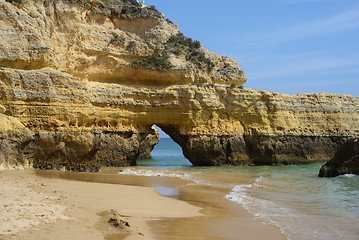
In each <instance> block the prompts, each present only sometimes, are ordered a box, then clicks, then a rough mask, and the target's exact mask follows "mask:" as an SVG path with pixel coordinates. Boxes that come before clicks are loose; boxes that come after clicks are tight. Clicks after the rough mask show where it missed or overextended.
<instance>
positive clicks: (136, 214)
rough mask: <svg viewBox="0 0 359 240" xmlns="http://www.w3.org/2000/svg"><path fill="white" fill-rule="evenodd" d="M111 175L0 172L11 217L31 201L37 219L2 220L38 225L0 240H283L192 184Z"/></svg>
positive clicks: (239, 209) (234, 206) (275, 231)
mask: <svg viewBox="0 0 359 240" xmlns="http://www.w3.org/2000/svg"><path fill="white" fill-rule="evenodd" d="M110 172H111V171H107V172H106V173H101V172H100V173H73V172H65V171H39V170H33V169H27V170H1V171H0V180H1V182H2V188H3V189H2V190H3V191H2V192H3V193H2V194H4V189H7V191H8V192H9V194H8V201H11V200H12V201H14V202H13V205H12V207H13V208H14V209H13V212H16V211H18V210H19V209H21V204H20V205H19V203H20V202H21V199H26V197H28V195H29V196H33V198H32V200H31V201H33V202H31V201H30V202H31V203H27V204H30V205H31V206H28V209H27V211H30V212H31V211H32V212H31V213H32V214H33V215H32V216H29V214H27V215H26V214H25V213H21V214H22V215H21V216H14V214H13V213H12V214H11V211H10V212H8V211H4V210H5V209H3V210H2V214H1V215H2V216H1V217H2V218H8V220H10V221H11V219H12V220H14V218H15V219H19V218H20V219H22V220H23V221H24V220H26V219H28V220H30V221H32V222H33V223H36V222H38V224H37V225H36V224H35V225H33V226H32V225H29V226H27V227H26V226H24V225H22V224H23V223H22V222H23V221H22V222H21V221H20V222H17V223H16V221H15V220H14V221H15V223H16V224H15V225H14V226H13V229H12V234H6V235H2V233H4V231H2V232H1V230H4V229H2V228H0V238H4V239H9V240H11V239H29V240H32V239H48V238H49V236H51V239H65V238H68V239H109V240H112V239H124V238H125V239H238V238H241V239H242V238H243V239H259V238H266V239H273V240H274V239H275V240H277V239H286V237H285V235H284V234H282V233H281V232H280V230H279V229H277V228H276V227H274V226H272V225H266V224H263V223H260V222H258V221H256V220H255V219H254V217H253V216H252V215H251V214H250V213H248V212H247V211H246V210H245V209H243V208H242V207H241V206H239V205H238V204H235V203H231V202H230V201H227V200H225V199H223V198H221V197H220V196H219V195H218V194H215V193H211V191H206V189H202V188H198V186H195V185H188V183H190V181H186V180H181V179H177V178H167V177H141V176H128V175H119V174H109V173H110ZM154 186H157V189H156V188H155V187H154ZM21 189H26V190H25V192H24V190H21ZM5 192H6V191H5ZM24 194H25V195H24ZM160 194H162V195H160ZM23 195H24V196H23ZM38 196H41V197H38ZM204 196H205V197H204ZM37 200H38V201H37ZM1 201H3V200H0V202H1ZM36 201H37V202H36ZM1 203H2V204H0V207H1V208H4V203H3V202H1ZM16 204H18V205H16ZM25 204H26V203H25ZM23 205H24V204H23ZM45 206H47V207H49V206H52V208H54V209H57V212H54V211H53V212H51V209H52V208H51V207H50V211H49V212H45V213H41V214H37V215H36V214H34V213H35V212H36V211H38V209H41V208H44V207H45ZM54 206H56V207H54ZM16 208H18V209H16ZM45 209H46V207H45ZM24 211H25V210H24ZM55 213H56V214H55ZM7 214H8V215H7ZM30 215H31V214H30ZM49 216H52V217H53V218H52V219H50V218H49ZM48 218H49V219H48ZM111 219H112V220H111ZM109 220H111V221H110V222H109ZM126 225H129V226H126ZM15 228H18V229H17V230H20V231H18V232H15V230H16V229H15ZM242 230H243V231H242ZM49 234H50V235H49Z"/></svg>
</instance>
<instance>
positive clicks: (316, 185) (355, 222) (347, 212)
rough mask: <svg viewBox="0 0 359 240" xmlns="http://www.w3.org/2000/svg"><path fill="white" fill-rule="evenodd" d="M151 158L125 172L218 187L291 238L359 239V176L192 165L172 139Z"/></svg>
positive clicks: (312, 167)
mask: <svg viewBox="0 0 359 240" xmlns="http://www.w3.org/2000/svg"><path fill="white" fill-rule="evenodd" d="M152 156H153V158H152V159H145V160H140V161H138V166H137V167H128V168H124V169H122V171H121V173H120V174H132V175H142V176H164V177H179V178H182V179H186V180H192V181H193V182H194V183H193V184H199V185H211V186H215V187H217V188H220V189H222V192H223V199H224V200H227V201H234V202H236V203H238V204H240V205H241V206H242V207H244V208H245V209H246V210H247V211H248V212H250V213H251V214H253V216H254V218H257V219H258V220H260V221H261V222H263V223H267V224H272V225H275V226H277V227H279V228H280V229H281V231H282V232H283V233H284V234H286V235H287V237H288V239H292V240H311V239H313V240H314V239H315V240H320V239H323V240H324V239H325V240H330V239H344V240H345V239H348V240H349V239H350V240H352V239H359V176H355V175H344V176H339V177H335V178H319V177H318V176H317V175H318V172H319V169H320V167H321V166H322V165H323V164H309V165H289V166H258V167H240V166H238V167H234V166H233V167H230V166H225V167H192V164H191V163H190V162H189V161H188V160H187V159H186V158H184V157H183V155H182V150H181V148H180V147H179V146H178V145H177V144H176V143H174V142H173V141H172V140H171V139H170V138H163V139H161V141H160V142H159V144H157V145H156V147H155V149H154V151H153V152H152Z"/></svg>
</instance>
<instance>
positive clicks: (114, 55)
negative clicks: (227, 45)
mask: <svg viewBox="0 0 359 240" xmlns="http://www.w3.org/2000/svg"><path fill="white" fill-rule="evenodd" d="M120 2H121V1H120ZM128 2H132V1H128ZM101 6H102V5H101V2H100V1H93V2H92V1H66V0H63V1H60V0H55V1H28V2H27V3H26V4H25V5H23V4H20V5H16V4H11V3H8V2H5V1H4V0H0V36H1V37H0V49H1V51H0V65H6V66H7V67H0V120H1V121H0V165H2V166H4V167H29V166H30V167H31V166H33V167H36V168H41V169H59V168H66V169H68V170H75V171H96V170H98V169H99V167H101V166H127V165H134V164H136V159H138V158H148V157H150V152H151V150H152V149H153V147H154V145H155V144H157V142H158V140H159V139H158V132H157V131H156V130H155V129H154V128H153V125H154V124H156V125H157V126H159V127H160V128H161V129H162V130H164V131H165V132H166V133H167V134H169V135H170V136H171V138H172V139H173V140H174V141H176V142H177V143H178V144H179V145H180V146H181V147H182V149H183V153H184V155H185V157H187V158H188V159H189V160H190V161H191V162H192V163H193V164H194V165H226V164H231V165H263V164H266V165H271V164H294V163H311V162H319V161H326V160H328V159H330V158H331V157H332V156H333V155H334V152H335V150H336V149H337V148H338V147H339V146H340V145H341V144H342V143H343V142H344V141H345V140H346V139H347V138H348V137H353V136H358V135H359V124H358V123H359V99H358V98H356V97H354V96H351V95H339V94H328V93H317V94H300V95H294V96H289V95H286V94H279V93H273V92H266V91H260V90H253V89H244V88H242V87H241V85H242V84H243V83H244V82H245V80H246V77H245V76H244V74H243V71H242V70H241V69H240V68H239V67H238V65H237V63H235V61H234V60H232V59H228V58H226V57H222V56H219V55H217V54H214V53H210V52H208V51H207V50H205V49H203V48H197V47H199V46H198V43H195V42H193V41H192V40H191V41H189V40H188V39H186V38H184V37H183V36H181V35H178V34H177V33H178V30H177V26H176V25H174V24H172V23H170V22H168V21H166V20H164V19H163V18H162V15H158V14H157V13H152V12H149V11H150V10H148V9H147V8H145V7H144V6H141V7H137V8H136V7H135V8H129V7H128V6H127V5H126V6H127V8H123V6H122V5H121V6H122V7H121V6H120V7H121V8H122V10H121V11H119V9H118V6H117V8H116V6H115V7H106V6H102V7H101ZM126 6H125V7H126ZM132 7H133V6H132ZM116 9H117V10H116ZM124 9H125V10H126V11H130V13H128V12H126V11H125V10H124ZM129 9H130V10H129ZM131 9H132V10H131ZM131 11H132V12H131ZM151 11H152V10H151ZM118 12H120V13H118ZM122 12H124V13H122ZM134 14H135V15H134ZM136 14H137V15H136ZM116 36H117V37H116ZM173 36H175V37H173ZM168 39H172V40H171V41H172V42H171V41H170V40H168ZM168 41H170V42H171V44H172V45H171V44H167V42H168ZM173 41H178V42H181V41H185V42H186V43H185V44H187V45H181V44H179V45H180V46H181V48H176V49H173V48H172V47H173V45H176V44H177V45H178V42H175V43H176V44H173ZM133 42H134V43H135V46H133ZM129 45H131V47H129ZM177 45H176V46H177ZM192 45H193V46H194V47H193V49H192V47H191V46H192ZM32 46H36V49H38V50H36V52H34V51H32V50H31V49H35V48H33V47H32ZM41 46H44V47H43V48H40V47H41ZM39 49H40V50H41V49H42V50H41V51H40V50H39ZM45 49H46V51H45ZM172 52H173V53H172ZM154 53H156V54H159V55H156V54H155V55H153V54H154ZM196 54H197V55H196ZM146 56H150V58H147V57H146ZM158 56H159V57H158ZM196 56H197V57H198V56H200V57H199V58H196ZM149 59H150V60H151V59H152V60H153V59H156V60H161V61H160V62H161V64H162V63H164V64H165V65H161V64H160V65H151V64H152V63H153V62H149V61H150V60H149ZM193 59H194V60H193ZM199 59H200V60H201V61H202V60H203V61H202V62H201V61H200V60H199ZM134 60H137V63H136V64H134ZM152 60H151V61H152ZM162 60H163V61H162ZM168 62H169V63H170V65H166V64H167V63H168ZM206 64H207V65H206ZM208 64H210V65H208ZM212 64H214V66H213V65H212Z"/></svg>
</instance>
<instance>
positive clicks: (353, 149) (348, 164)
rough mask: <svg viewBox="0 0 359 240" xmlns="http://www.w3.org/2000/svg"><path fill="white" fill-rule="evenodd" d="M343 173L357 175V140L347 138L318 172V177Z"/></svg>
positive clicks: (358, 167) (358, 150)
mask: <svg viewBox="0 0 359 240" xmlns="http://www.w3.org/2000/svg"><path fill="white" fill-rule="evenodd" d="M344 174H356V175H359V140H358V139H349V140H347V141H346V142H345V143H344V144H343V145H342V146H341V147H340V148H339V150H338V151H337V152H336V153H335V155H334V157H333V158H332V159H331V160H330V161H329V162H327V163H326V164H325V165H324V166H323V167H322V168H321V169H320V172H319V177H336V176H339V175H344Z"/></svg>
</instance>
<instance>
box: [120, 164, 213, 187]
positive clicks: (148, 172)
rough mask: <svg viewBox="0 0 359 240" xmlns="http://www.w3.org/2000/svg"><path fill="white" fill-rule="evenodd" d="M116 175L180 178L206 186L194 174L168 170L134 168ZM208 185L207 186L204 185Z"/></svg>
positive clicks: (126, 169)
mask: <svg viewBox="0 0 359 240" xmlns="http://www.w3.org/2000/svg"><path fill="white" fill-rule="evenodd" d="M118 174H124V175H135V176H146V177H174V178H180V179H183V180H189V181H193V182H195V183H196V184H206V183H205V182H204V181H203V180H200V179H199V178H197V177H196V176H195V174H187V173H183V172H179V171H173V170H172V171H171V170H169V169H163V170H156V169H143V168H141V169H134V168H125V169H123V170H122V171H121V172H119V173H118ZM206 185H209V184H206Z"/></svg>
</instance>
